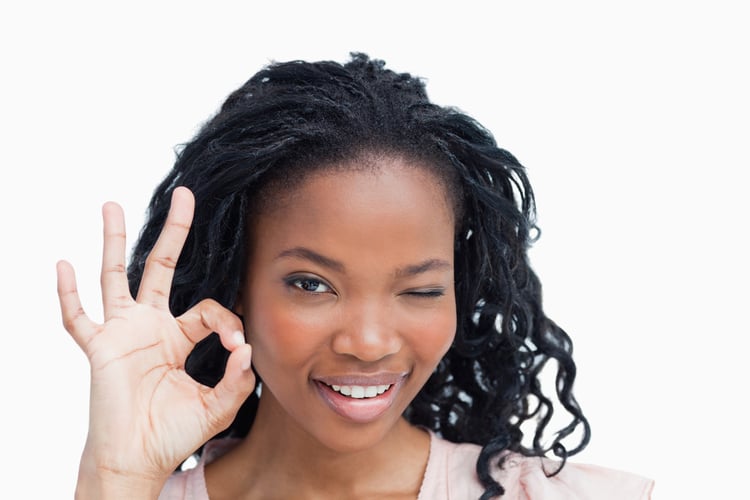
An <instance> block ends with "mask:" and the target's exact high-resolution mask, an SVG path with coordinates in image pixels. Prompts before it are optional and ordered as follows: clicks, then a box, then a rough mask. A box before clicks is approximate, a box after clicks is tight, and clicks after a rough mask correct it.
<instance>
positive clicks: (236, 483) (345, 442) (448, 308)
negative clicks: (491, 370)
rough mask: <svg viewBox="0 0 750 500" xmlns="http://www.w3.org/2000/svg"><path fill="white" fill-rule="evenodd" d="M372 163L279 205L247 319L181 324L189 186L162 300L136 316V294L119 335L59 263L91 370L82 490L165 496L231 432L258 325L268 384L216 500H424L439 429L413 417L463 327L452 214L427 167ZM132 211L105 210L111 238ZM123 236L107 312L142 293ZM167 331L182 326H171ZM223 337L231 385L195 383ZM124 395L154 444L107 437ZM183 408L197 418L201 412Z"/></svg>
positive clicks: (152, 283)
mask: <svg viewBox="0 0 750 500" xmlns="http://www.w3.org/2000/svg"><path fill="white" fill-rule="evenodd" d="M373 161H374V165H373V168H372V169H369V170H368V171H362V170H361V169H360V170H347V169H343V170H342V169H337V170H336V171H335V173H334V172H333V171H330V170H323V171H322V172H321V173H318V174H315V175H313V176H312V177H310V178H309V179H307V180H305V181H304V182H303V183H302V184H301V185H300V186H299V187H297V188H296V189H295V191H294V192H293V193H287V196H284V197H282V200H285V201H282V202H279V203H276V204H275V205H272V206H268V207H265V208H266V209H265V210H264V211H263V212H262V214H261V215H260V216H259V217H257V218H256V220H255V221H254V226H253V228H252V230H251V231H250V238H251V241H250V245H249V246H250V251H249V253H248V263H247V275H246V276H245V285H244V286H243V288H242V291H241V295H240V297H239V298H238V301H237V305H236V308H235V311H234V312H232V311H228V310H226V309H224V308H221V307H220V306H218V304H215V303H212V302H207V303H205V304H204V303H201V304H203V305H200V304H199V306H196V308H194V309H195V310H191V311H189V312H188V313H186V314H185V315H183V316H182V317H180V318H171V317H170V318H167V317H166V316H168V313H167V312H166V310H165V307H164V304H165V302H162V301H163V300H164V297H166V294H167V293H168V283H169V281H170V280H171V272H170V271H169V265H164V264H165V263H167V264H168V263H170V262H173V261H174V260H176V256H177V255H179V249H180V248H181V245H182V244H183V242H184V238H185V235H186V232H187V229H186V228H187V224H188V223H189V220H190V215H191V212H192V208H191V205H190V202H191V198H190V196H189V193H188V192H187V191H186V190H178V192H177V194H176V195H175V198H174V200H173V208H172V211H171V212H170V219H171V220H172V223H173V224H172V226H170V224H168V225H167V228H166V229H165V231H164V233H163V234H164V235H167V236H164V238H163V239H165V240H166V242H165V243H164V244H162V243H161V239H160V243H158V244H157V249H158V252H157V250H155V251H154V252H152V253H156V254H157V256H156V257H154V262H153V263H150V264H149V266H147V267H146V270H145V273H144V280H143V285H142V287H141V289H142V290H149V289H155V290H156V292H153V293H149V292H147V291H144V292H143V296H141V293H139V296H138V298H137V299H136V300H135V301H134V302H135V303H136V306H132V305H130V304H131V302H130V301H132V299H130V301H126V302H127V304H128V306H127V307H125V308H121V309H118V310H117V312H116V313H114V314H112V315H110V316H111V317H109V318H108V323H105V327H104V330H106V331H107V336H106V337H104V336H102V337H100V336H99V335H98V334H97V333H96V331H98V330H100V329H101V327H99V326H98V325H97V326H96V327H94V326H92V327H91V329H92V333H91V334H81V333H80V331H81V329H82V328H83V326H80V325H81V321H82V320H81V319H80V317H79V316H76V313H75V311H76V310H77V307H79V305H80V304H78V303H77V296H76V295H75V294H73V293H72V292H71V291H70V290H71V289H73V288H74V286H75V282H74V279H73V278H72V273H71V270H70V268H69V266H68V265H66V264H61V265H60V286H61V304H62V308H63V316H64V318H66V324H68V325H70V328H69V331H71V333H72V334H73V336H74V338H76V340H77V341H79V344H81V345H82V346H84V350H85V351H86V352H87V354H89V359H90V360H91V363H92V417H91V425H90V432H89V436H90V437H89V441H87V447H86V451H85V452H84V461H83V462H82V467H81V468H82V471H84V472H82V477H81V480H79V488H80V489H81V490H84V489H88V488H89V487H94V486H98V487H99V488H98V490H99V491H105V492H115V491H120V492H122V491H140V492H144V494H146V497H153V496H154V495H153V493H154V492H158V491H159V490H160V488H161V486H162V485H163V482H164V481H165V480H166V477H167V476H168V475H169V473H170V472H171V471H172V470H174V468H175V467H176V465H177V464H179V463H180V461H181V460H182V459H184V458H185V457H187V456H188V455H189V454H190V453H191V452H192V451H193V450H194V449H195V448H197V447H198V446H199V445H200V444H202V443H203V442H205V440H206V439H208V437H210V435H213V434H211V433H214V434H215V432H218V431H219V430H221V428H223V427H225V426H226V425H228V423H229V421H231V418H232V417H233V416H234V413H235V412H236V410H237V408H238V406H239V404H240V403H241V401H242V400H244V399H245V397H246V395H247V393H249V391H250V390H251V389H252V385H251V383H254V380H253V377H252V372H251V371H248V370H243V365H245V366H246V365H247V363H248V362H249V356H250V348H249V346H248V345H247V344H245V343H244V342H238V340H239V339H238V338H237V337H236V332H238V331H243V332H244V334H245V337H246V339H247V341H248V342H249V343H250V344H252V346H253V365H254V367H255V369H256V370H257V371H258V373H259V374H260V376H261V378H262V379H263V381H264V386H263V391H262V394H261V398H260V402H259V408H258V413H257V416H256V420H255V421H254V424H253V426H252V428H251V431H250V433H249V435H248V436H247V437H246V438H245V439H244V440H242V441H241V442H240V443H239V444H238V445H237V446H236V447H234V448H233V449H232V450H231V451H230V452H228V453H227V454H226V455H224V456H222V457H220V458H219V459H217V460H216V461H215V462H212V463H211V464H209V465H208V466H207V468H206V481H207V485H208V490H209V495H210V497H211V498H212V500H213V499H223V498H234V499H237V498H243V499H251V498H264V499H268V498H326V499H330V498H411V499H413V498H416V497H417V494H418V491H419V487H420V485H421V481H422V477H423V474H424V469H425V466H426V462H427V458H428V454H429V435H428V434H427V433H426V432H425V431H423V430H421V429H418V428H415V427H413V426H411V425H410V424H409V423H407V422H406V421H405V420H404V419H403V418H402V417H401V415H402V413H403V411H404V409H405V408H406V407H407V406H408V404H409V403H410V401H411V400H412V399H413V398H414V396H415V395H416V394H417V393H418V392H419V390H420V389H421V387H422V386H423V384H424V383H425V381H426V380H427V378H428V377H429V376H430V374H431V373H432V371H433V370H434V368H435V366H436V365H437V363H438V362H439V360H440V359H441V358H442V356H443V355H444V354H445V352H446V351H447V349H448V347H449V346H450V344H451V342H452V340H453V335H454V333H455V326H456V311H455V296H454V285H453V233H454V221H453V213H452V209H451V208H450V204H449V203H448V202H447V197H446V195H445V192H444V188H443V187H442V185H441V183H440V182H439V181H438V180H437V179H436V178H435V177H434V176H433V174H431V173H430V172H429V170H428V169H426V168H424V167H423V166H421V165H415V164H411V163H407V162H405V161H404V160H402V159H400V158H382V157H380V158H378V159H377V160H373ZM345 166H346V165H344V167H345ZM110 212H111V213H114V214H115V215H112V214H111V213H110ZM117 212H118V210H117V209H115V208H113V206H111V205H109V206H107V207H105V232H107V231H108V232H109V233H110V234H120V233H121V232H122V231H121V229H122V227H121V226H119V225H118V224H119V222H117V221H118V220H119V219H118V217H117V216H116V214H117ZM115 238H119V236H118V237H115V236H111V237H110V238H109V239H108V238H105V267H104V269H109V268H115V269H117V271H115V272H111V273H110V272H109V271H105V272H104V273H103V286H105V285H106V286H107V287H108V290H109V289H111V288H115V292H111V291H109V292H107V293H106V294H105V306H106V304H107V303H108V301H109V302H110V303H111V302H112V300H111V299H110V298H109V297H111V296H112V295H113V294H114V295H117V296H120V297H122V296H124V295H126V294H125V292H124V289H123V288H122V282H121V279H120V275H119V269H120V267H121V266H120V264H121V263H122V262H123V261H124V251H121V250H120V242H119V239H118V240H117V241H115ZM113 246H115V247H116V250H115V251H113V250H112V247H113ZM123 248H124V245H123ZM113 262H116V263H117V264H116V265H113V264H112V263H113ZM110 274H112V275H114V276H116V277H117V279H116V282H117V283H116V286H114V285H112V284H111V283H110V280H109V279H108V278H107V277H108V276H109V275H110ZM105 278H107V279H105ZM165 286H166V292H165V293H163V294H162V292H164V290H165ZM144 287H145V288H144ZM162 295H163V296H162ZM118 300H119V299H118ZM142 303H143V304H142ZM148 308H151V309H156V313H154V312H153V311H151V309H148ZM122 309H124V310H125V311H126V312H127V314H132V316H128V317H127V318H125V319H126V321H120V320H119V319H118V318H119V317H120V316H121V315H122V314H121V310H122ZM146 312H148V313H149V314H148V315H147V314H146ZM234 313H238V314H241V315H242V317H243V318H244V319H245V324H244V325H241V324H238V322H239V319H238V317H237V316H236V315H235V314H234ZM127 314H126V315H127ZM75 318H78V319H75ZM144 322H146V323H144ZM148 322H150V323H148ZM161 322H163V323H165V324H166V325H167V326H166V327H163V328H161V327H159V328H156V325H158V324H160V323H161ZM136 324H137V325H139V327H140V329H143V330H148V331H149V335H151V336H153V337H149V338H148V339H141V340H138V341H136V339H133V338H132V335H131V336H127V333H126V332H123V331H121V330H122V329H123V328H124V327H125V325H127V327H128V328H131V329H132V328H133V325H136ZM150 325H154V326H153V327H151V326H150ZM116 327H117V328H116ZM211 329H216V331H219V333H220V335H221V337H222V342H223V343H224V345H225V346H226V347H227V348H228V349H229V350H230V351H232V354H231V356H230V364H229V366H228V369H227V375H226V376H225V379H224V380H223V381H222V383H221V384H220V385H219V386H217V388H216V389H213V390H210V389H207V388H204V387H203V386H199V385H198V384H196V383H194V382H192V379H190V380H188V379H189V377H187V375H186V374H185V373H184V371H183V365H182V364H183V363H184V358H185V357H186V356H187V353H188V352H189V350H190V348H191V346H192V344H193V343H194V341H197V340H200V338H203V336H205V335H207V334H208V332H209V331H211ZM204 331H205V332H206V333H204ZM92 337H96V338H100V339H101V345H102V346H104V347H102V349H105V350H107V352H109V350H112V351H113V354H112V355H111V356H109V358H108V360H111V359H114V360H115V361H110V362H109V363H103V364H104V365H105V366H104V367H102V366H101V365H102V363H100V362H99V358H98V354H97V353H98V352H101V351H100V349H93V345H94V344H98V343H99V341H96V342H91V341H90V338H92ZM125 339H127V340H125ZM152 345H153V346H154V347H149V346H152ZM175 346H176V347H175ZM115 347H116V348H118V349H119V350H116V349H115ZM146 353H147V354H146ZM95 363H96V364H95ZM117 364H121V365H120V368H119V369H117V370H114V366H115V365H117ZM95 366H96V369H94V367H95ZM123 373H128V374H129V375H128V377H126V381H125V382H122V383H123V384H125V385H126V386H127V384H132V385H133V386H134V387H125V388H124V389H123V388H121V387H118V388H117V392H113V391H112V390H111V387H110V386H111V385H112V384H119V383H120V382H116V381H115V380H114V379H115V377H120V376H121V375H122V374H123ZM144 373H146V374H147V376H146V378H145V379H143V378H142V377H143V374H144ZM139 377H141V378H139ZM186 377H187V379H186ZM143 381H147V382H146V384H145V385H146V386H145V387H143V385H144V382H143ZM165 384H167V385H165ZM222 384H223V385H222ZM340 387H344V388H343V389H337V388H340ZM386 387H387V388H386ZM100 388H102V389H100ZM347 388H348V390H349V394H344V393H345V392H347ZM384 388H385V389H384ZM376 389H377V390H382V391H383V392H382V393H378V394H375V391H376ZM172 391H174V392H175V394H173V392H172ZM357 391H360V392H361V393H358V392H357ZM365 392H367V394H366V395H365V396H363V394H364V393H365ZM111 394H118V397H117V398H116V399H118V400H119V399H120V398H121V397H122V396H121V395H122V394H126V395H129V396H128V397H129V398H130V399H129V400H128V401H127V402H125V401H119V403H120V404H121V406H120V407H119V412H121V413H119V414H120V415H121V414H123V413H122V412H124V413H125V414H126V415H132V414H135V415H132V416H133V417H135V421H136V422H141V424H140V425H141V427H140V428H138V429H139V430H140V434H139V436H140V437H141V439H140V442H141V443H144V445H143V446H139V447H136V446H129V445H128V443H125V442H117V443H114V444H112V443H110V442H109V441H108V438H105V436H106V433H105V431H104V430H103V429H109V430H110V431H111V430H112V429H113V426H118V425H117V424H121V422H118V417H117V415H118V414H113V413H111V412H109V411H110V410H109V408H110V402H111V400H112V397H111V396H110V395H111ZM154 395H157V397H154ZM220 397H221V398H223V399H221V400H220V401H219V400H218V398H220ZM175 398H179V401H176V400H175ZM98 403H106V404H98ZM173 405H174V406H173ZM178 405H192V406H193V407H194V408H195V411H194V412H192V413H191V412H188V413H187V414H185V412H184V410H183V407H182V406H178ZM176 408H180V409H179V410H176ZM198 410H202V411H203V413H202V414H201V413H200V412H199V411H198ZM175 419H176V421H175ZM159 421H171V422H173V425H171V426H170V427H169V429H173V428H176V429H179V430H180V432H175V433H169V432H168V430H167V429H163V430H162V429H155V428H154V427H153V425H152V423H153V422H159ZM222 426H223V427H222ZM207 436H208V437H207ZM131 439H132V438H131ZM113 446H114V448H113ZM107 449H114V450H118V453H117V454H116V456H117V457H118V458H117V461H116V463H115V464H114V465H115V467H110V466H109V465H108V464H109V463H110V461H112V460H113V457H112V456H110V455H109V454H108V453H107ZM123 450H124V451H123ZM144 461H145V464H148V467H145V466H144ZM92 465H93V466H94V469H93V470H98V471H104V470H107V469H114V470H115V472H116V473H115V474H114V475H112V476H107V475H106V474H105V477H113V478H114V479H112V481H105V482H104V484H101V480H97V479H96V476H97V474H95V475H94V476H93V477H92V476H91V474H90V473H86V472H85V471H86V470H88V471H89V472H90V471H91V466H92ZM97 467H98V468H97ZM114 488H119V489H114ZM123 488H126V490H123ZM105 497H106V495H105Z"/></svg>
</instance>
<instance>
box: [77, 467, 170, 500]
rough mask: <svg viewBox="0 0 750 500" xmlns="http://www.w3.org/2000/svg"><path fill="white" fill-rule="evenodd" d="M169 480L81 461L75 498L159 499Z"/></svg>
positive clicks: (83, 499) (102, 499) (105, 499)
mask: <svg viewBox="0 0 750 500" xmlns="http://www.w3.org/2000/svg"><path fill="white" fill-rule="evenodd" d="M166 480H167V478H166V477H164V478H161V477H149V476H145V475H139V474H136V473H129V472H121V471H116V470H111V469H107V468H106V467H101V466H94V465H93V464H90V463H86V461H84V460H82V461H81V466H80V469H79V471H78V483H77V484H76V492H75V498H76V499H77V500H89V499H97V500H108V499H113V500H115V499H117V500H120V499H123V498H127V499H134V500H135V499H138V500H141V499H144V500H146V499H157V498H158V497H159V493H160V492H161V490H162V488H163V486H164V483H165V482H166Z"/></svg>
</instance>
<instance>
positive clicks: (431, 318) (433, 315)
mask: <svg viewBox="0 0 750 500" xmlns="http://www.w3.org/2000/svg"><path fill="white" fill-rule="evenodd" d="M403 321H404V322H405V324H408V325H409V327H408V328H405V329H404V331H408V332H409V344H410V345H411V348H412V350H413V351H414V352H415V354H416V355H417V357H418V358H420V359H421V360H422V361H424V362H425V363H429V364H431V365H436V364H437V363H438V362H439V361H440V359H441V358H442V357H443V356H444V355H445V353H446V352H447V351H448V349H449V348H450V346H451V344H452V343H453V339H454V338H455V336H456V308H455V303H453V304H451V305H450V306H449V307H443V308H439V309H437V310H434V311H431V312H430V313H427V314H420V315H416V316H415V315H411V316H409V317H405V318H403Z"/></svg>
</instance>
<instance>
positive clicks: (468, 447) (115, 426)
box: [58, 54, 651, 499]
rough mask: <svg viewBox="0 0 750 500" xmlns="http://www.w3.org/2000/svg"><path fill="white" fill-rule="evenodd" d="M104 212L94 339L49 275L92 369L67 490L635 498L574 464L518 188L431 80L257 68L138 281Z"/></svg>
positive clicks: (570, 368) (562, 370)
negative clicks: (546, 376) (82, 435)
mask: <svg viewBox="0 0 750 500" xmlns="http://www.w3.org/2000/svg"><path fill="white" fill-rule="evenodd" d="M103 216H104V228H105V238H104V256H103V264H102V296H103V302H104V310H105V322H104V323H103V324H101V325H99V324H95V323H93V322H91V321H90V320H89V319H88V318H87V317H86V315H85V313H84V312H83V310H82V309H81V305H80V301H79V299H78V296H77V293H76V291H75V289H76V285H75V278H74V275H73V271H72V268H71V266H70V265H69V264H67V263H65V262H61V263H60V264H59V265H58V292H59V294H60V301H61V308H62V313H63V320H64V323H65V326H66V329H67V330H68V331H69V332H70V333H71V334H72V336H73V338H74V339H75V340H76V341H77V342H78V343H79V345H80V346H81V347H82V349H83V350H84V352H85V353H86V354H87V356H88V358H89V360H90V363H91V369H92V387H91V408H90V414H91V416H90V424H89V434H88V439H87V442H86V446H85V449H84V453H83V457H82V461H81V466H80V474H79V481H78V493H79V494H80V496H81V497H83V498H89V497H96V498H105V497H110V496H112V497H117V498H156V497H157V496H159V495H160V494H161V497H162V498H195V499H198V498H207V497H209V496H210V498H212V499H221V498H417V497H419V498H423V499H433V498H479V497H481V498H492V497H497V496H503V498H528V497H530V498H533V497H544V498H578V497H579V496H580V497H582V498H587V496H586V495H588V497H597V496H598V497H601V496H606V497H607V498H619V497H618V495H620V496H621V497H622V498H646V497H648V495H649V491H650V488H651V483H650V482H649V481H646V480H644V479H641V478H639V477H636V476H631V475H628V474H624V473H619V472H616V471H611V470H607V469H602V468H595V467H585V466H579V465H575V464H567V465H566V464H565V459H566V458H567V456H568V455H572V454H575V453H577V452H579V451H580V450H582V449H583V448H584V447H585V446H586V444H587V442H588V440H589V426H588V422H587V420H586V418H585V417H584V415H583V413H582V411H581V409H580V407H579V405H578V403H577V402H576V399H575V398H574V396H573V394H572V386H573V381H574V378H575V374H576V371H575V364H574V362H573V360H572V358H571V354H570V353H571V350H572V346H571V342H570V339H569V337H568V336H567V335H566V334H565V332H564V331H563V330H562V329H560V328H559V327H558V326H557V325H555V323H553V322H552V321H551V320H549V319H548V318H547V317H546V316H545V315H544V312H543V311H542V308H541V288H540V285H539V282H538V280H537V277H536V275H535V274H534V273H533V271H532V270H531V268H530V267H529V264H528V258H527V249H528V247H529V245H530V243H531V240H532V233H533V231H534V230H535V226H534V222H533V216H534V198H533V194H532V191H531V187H530V185H529V182H528V180H527V177H526V175H525V173H524V170H523V167H522V166H521V165H520V164H519V163H518V162H517V160H516V159H515V158H514V157H513V156H512V155H511V154H509V153H508V152H507V151H504V150H502V149H500V148H498V147H497V145H496V144H495V141H494V139H493V138H492V136H491V135H490V133H489V132H487V131H486V130H484V129H483V128H482V127H481V126H480V125H479V124H477V123H476V122H475V121H473V120H472V119H471V118H470V117H468V116H466V115H464V114H462V113H460V112H459V111H457V110H454V109H451V108H443V107H440V106H437V105H434V104H432V103H430V102H429V100H428V99H427V96H426V94H425V90H424V85H423V83H422V82H421V81H420V80H419V79H417V78H414V77H412V76H411V75H409V74H397V73H394V72H392V71H390V70H387V69H385V67H384V64H383V62H382V61H377V60H370V59H369V58H368V57H367V56H365V55H363V54H354V55H353V57H352V60H351V61H350V62H348V63H346V64H344V65H340V64H337V63H333V62H319V63H306V62H301V61H296V62H290V63H283V64H274V65H271V66H269V67H267V68H265V69H263V70H262V71H260V72H259V73H257V74H256V75H255V76H253V77H252V78H251V79H250V80H249V81H248V82H247V83H246V84H245V85H243V86H242V87H241V88H240V89H238V90H236V91H235V92H234V93H233V94H232V95H230V96H229V98H228V99H227V100H226V102H225V103H224V105H223V106H222V108H221V110H220V112H219V113H218V114H217V115H216V116H215V117H214V118H213V119H211V120H210V121H209V122H208V123H207V124H206V125H205V126H204V127H203V128H202V130H201V131H200V132H199V133H198V135H197V136H196V137H195V138H194V139H193V141H192V142H190V143H189V144H187V145H186V146H185V147H184V148H183V149H182V151H181V152H180V153H179V155H178V159H177V162H176V164H175V166H174V168H173V169H172V171H171V172H170V173H169V174H168V176H167V177H166V179H165V180H164V181H163V182H162V184H161V185H160V186H159V187H158V188H157V189H156V191H155V193H154V196H153V198H152V201H151V204H150V207H149V217H148V220H147V222H146V225H145V227H144V229H143V231H142V233H141V235H140V239H139V241H138V243H137V245H136V247H135V249H134V252H133V257H132V261H131V263H130V266H129V268H128V269H127V276H126V272H125V262H124V261H125V234H124V223H123V216H122V212H121V210H120V209H119V207H118V206H117V205H115V204H112V203H108V204H106V205H105V206H104V208H103ZM251 346H252V348H251ZM251 351H252V352H251ZM549 361H554V362H555V364H556V366H557V369H558V372H557V384H556V394H555V397H556V402H555V404H557V403H559V405H558V406H561V407H562V409H564V410H565V411H566V412H567V413H568V414H569V416H570V417H569V423H568V424H567V425H566V426H565V427H564V428H563V429H559V430H555V432H554V434H553V433H551V432H550V431H549V430H548V429H547V424H548V422H549V421H550V418H551V416H552V412H553V401H552V400H551V399H550V398H549V397H548V396H547V395H545V394H544V392H543V391H542V388H541V384H540V382H539V377H538V375H539V373H540V371H541V369H542V368H543V367H544V366H545V364H546V363H547V362H549ZM558 411H560V410H558ZM529 424H531V426H532V428H533V429H534V431H533V436H529V437H527V438H526V439H524V435H523V433H522V430H521V429H522V427H523V428H524V429H526V428H527V427H528V426H529ZM575 431H578V432H575ZM550 434H552V436H551V438H550ZM566 438H567V439H566ZM548 439H549V440H550V443H549V444H547V443H546V440H548ZM571 439H572V444H570V443H568V440H571ZM206 443H207V444H206ZM543 443H545V444H543ZM204 444H205V446H204ZM195 450H200V455H201V459H200V463H199V465H198V466H197V467H195V468H194V469H192V470H189V471H186V472H178V473H174V474H173V471H175V470H177V469H178V468H179V467H180V464H181V463H183V461H185V459H186V458H187V457H188V456H190V455H191V454H192V453H193V452H194V451H195ZM549 452H552V453H553V454H555V455H557V456H558V457H560V458H561V459H562V460H561V461H560V462H552V461H543V460H542V459H541V458H539V457H543V456H544V455H545V454H547V453H549ZM576 495H578V496H576Z"/></svg>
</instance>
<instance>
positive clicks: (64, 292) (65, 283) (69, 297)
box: [57, 260, 96, 348]
mask: <svg viewBox="0 0 750 500" xmlns="http://www.w3.org/2000/svg"><path fill="white" fill-rule="evenodd" d="M57 296H58V298H59V299H60V310H61V312H62V321H63V326H64V327H65V329H66V330H67V331H68V333H70V335H71V337H73V340H75V341H76V343H77V344H78V345H79V346H80V347H81V348H83V347H84V346H85V345H86V344H87V343H88V341H89V339H90V338H91V336H92V335H93V334H94V332H95V330H96V323H94V322H93V321H91V320H90V319H89V317H88V316H86V313H85V312H84V310H83V307H82V306H81V299H80V298H79V296H78V287H77V285H76V275H75V272H74V271H73V266H71V265H70V264H69V263H68V262H66V261H64V260H61V261H60V262H58V263H57Z"/></svg>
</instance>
